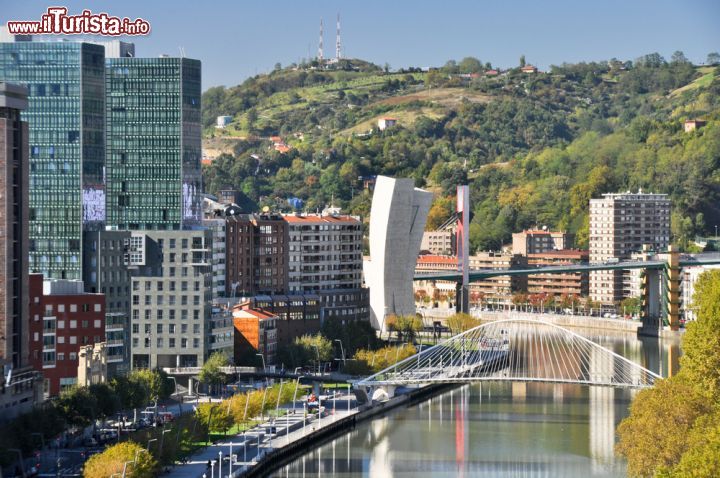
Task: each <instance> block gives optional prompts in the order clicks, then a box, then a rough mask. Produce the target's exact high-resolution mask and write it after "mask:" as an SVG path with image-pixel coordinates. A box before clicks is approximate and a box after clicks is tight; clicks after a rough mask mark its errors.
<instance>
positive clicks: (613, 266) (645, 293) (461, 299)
mask: <svg viewBox="0 0 720 478" xmlns="http://www.w3.org/2000/svg"><path fill="white" fill-rule="evenodd" d="M658 255H659V256H660V258H661V260H646V261H624V262H606V263H603V264H568V265H562V266H550V267H536V268H509V269H474V270H470V271H468V280H467V284H463V273H462V271H459V270H458V271H442V272H428V273H416V274H415V276H414V277H413V280H414V281H451V282H455V283H456V294H457V295H456V297H457V299H456V300H457V302H456V309H457V311H458V312H460V311H463V312H468V308H469V297H468V295H469V290H468V286H469V284H470V283H472V282H473V281H479V280H483V279H487V278H491V277H500V276H529V275H533V274H568V273H573V272H591V271H608V270H625V269H643V270H644V271H645V273H644V274H643V276H642V279H641V282H642V284H641V287H640V299H641V304H642V307H641V310H640V316H641V319H642V323H643V327H642V329H641V330H640V333H641V334H644V335H657V334H658V333H659V329H660V327H662V325H663V320H660V317H662V318H664V319H666V322H667V324H668V325H670V328H671V329H672V330H678V329H679V327H680V283H681V276H680V270H681V269H682V268H683V267H688V266H702V265H717V264H720V255H715V254H713V255H710V256H708V255H703V256H685V258H684V259H683V260H681V259H680V253H679V252H678V251H675V250H673V249H672V248H670V249H669V250H668V251H667V252H663V253H660V254H658ZM661 289H662V293H661V292H660V291H661Z"/></svg>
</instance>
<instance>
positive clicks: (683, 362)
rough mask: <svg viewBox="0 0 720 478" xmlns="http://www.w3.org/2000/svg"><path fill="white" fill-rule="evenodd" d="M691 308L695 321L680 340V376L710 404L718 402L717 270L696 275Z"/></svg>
mask: <svg viewBox="0 0 720 478" xmlns="http://www.w3.org/2000/svg"><path fill="white" fill-rule="evenodd" d="M693 306H694V307H695V309H696V310H697V320H695V321H693V322H691V323H690V324H688V326H687V332H686V333H685V336H684V337H683V352H684V354H683V356H682V357H681V359H680V366H681V370H682V373H683V374H685V375H687V377H688V379H689V380H690V381H691V382H693V383H696V384H697V385H698V388H699V389H700V390H701V391H702V392H703V393H704V394H706V395H707V396H708V398H710V399H712V400H714V401H715V402H716V403H717V402H718V401H720V270H710V271H707V272H705V273H703V274H701V275H700V277H699V278H698V281H697V283H696V284H695V295H694V296H693Z"/></svg>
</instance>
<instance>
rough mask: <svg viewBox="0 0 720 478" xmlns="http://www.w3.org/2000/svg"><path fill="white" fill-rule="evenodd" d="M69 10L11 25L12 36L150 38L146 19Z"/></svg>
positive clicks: (57, 9)
mask: <svg viewBox="0 0 720 478" xmlns="http://www.w3.org/2000/svg"><path fill="white" fill-rule="evenodd" d="M67 13H68V10H67V8H65V7H49V8H48V9H47V13H46V14H44V15H43V16H42V17H40V21H11V22H7V28H8V33H10V34H11V35H107V36H118V35H147V34H148V33H150V23H149V22H147V21H145V20H143V19H142V18H136V19H135V20H131V19H129V18H127V17H125V18H120V17H113V16H110V15H108V14H107V13H105V12H102V13H92V12H91V11H90V10H83V11H82V13H81V14H80V15H68V14H67Z"/></svg>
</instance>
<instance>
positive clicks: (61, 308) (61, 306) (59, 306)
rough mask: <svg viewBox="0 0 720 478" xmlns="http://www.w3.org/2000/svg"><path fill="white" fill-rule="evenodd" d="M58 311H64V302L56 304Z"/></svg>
mask: <svg viewBox="0 0 720 478" xmlns="http://www.w3.org/2000/svg"><path fill="white" fill-rule="evenodd" d="M58 312H65V304H58Z"/></svg>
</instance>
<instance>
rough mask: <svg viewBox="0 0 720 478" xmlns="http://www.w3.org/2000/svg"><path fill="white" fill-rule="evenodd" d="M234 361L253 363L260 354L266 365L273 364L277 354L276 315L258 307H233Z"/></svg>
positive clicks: (237, 362)
mask: <svg viewBox="0 0 720 478" xmlns="http://www.w3.org/2000/svg"><path fill="white" fill-rule="evenodd" d="M232 314H233V326H234V327H235V351H234V358H235V363H236V364H239V365H246V364H250V363H255V361H256V360H257V358H256V354H262V356H263V357H264V358H265V364H266V365H274V364H275V358H276V354H277V321H278V317H277V315H275V314H273V313H270V312H267V311H264V310H259V309H250V308H243V307H242V306H237V307H234V308H233V312H232Z"/></svg>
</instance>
